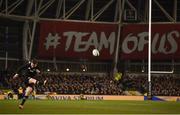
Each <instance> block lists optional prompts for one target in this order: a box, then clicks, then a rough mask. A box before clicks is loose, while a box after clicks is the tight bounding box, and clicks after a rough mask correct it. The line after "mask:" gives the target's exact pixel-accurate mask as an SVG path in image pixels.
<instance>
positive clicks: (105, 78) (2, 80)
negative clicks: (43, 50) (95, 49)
mask: <svg viewBox="0 0 180 115" xmlns="http://www.w3.org/2000/svg"><path fill="white" fill-rule="evenodd" d="M15 1H18V0H14V1H13V0H8V5H9V6H11V4H13V3H14V2H15ZM30 1H31V0H22V1H21V2H19V4H18V7H17V8H15V9H13V8H9V9H8V10H12V12H10V14H8V15H7V14H6V10H5V9H6V2H5V0H0V94H1V93H3V92H1V89H12V88H13V89H14V90H15V91H16V89H17V88H18V87H20V86H24V84H22V83H21V82H19V81H22V78H19V79H18V80H19V81H18V80H17V81H13V80H12V76H13V74H14V73H15V71H16V69H17V68H18V67H19V66H21V65H22V64H23V63H24V62H27V60H26V57H25V56H24V55H25V53H24V45H27V48H30V45H31V40H30V39H27V43H26V44H24V43H23V42H24V35H23V33H24V31H23V30H24V27H25V23H26V22H27V23H28V24H29V29H30V30H28V32H30V33H31V34H32V33H33V23H34V22H35V23H36V27H35V28H36V30H35V33H34V42H33V46H32V55H31V57H37V59H38V60H39V66H40V68H41V69H42V71H43V72H44V74H43V75H42V76H39V77H38V79H41V80H43V79H45V78H47V79H48V80H49V81H48V84H47V85H46V86H38V87H36V91H37V94H42V93H44V92H56V93H57V94H95V95H99V94H102V95H127V94H126V93H125V91H131V90H133V91H139V92H140V93H141V94H142V95H146V93H147V90H148V81H147V80H148V76H147V73H148V60H146V59H139V60H123V59H121V58H119V60H118V63H117V69H118V71H119V72H122V73H123V77H122V79H121V80H119V81H115V80H114V77H113V76H112V71H113V67H114V62H115V60H114V59H115V56H114V57H113V60H91V59H84V58H82V59H79V58H78V59H74V58H72V59H67V58H63V59H57V60H56V61H54V60H53V57H52V58H50V59H43V58H38V43H39V41H38V39H39V37H40V22H41V21H42V20H51V21H57V20H59V21H72V20H73V21H82V22H83V21H85V22H90V23H91V22H92V23H110V24H117V23H118V20H119V16H116V7H117V3H118V2H117V1H118V0H93V1H94V3H93V4H94V6H93V12H91V10H89V11H88V10H87V8H88V7H91V5H90V6H89V5H88V4H89V2H91V0H65V1H66V3H64V4H63V2H62V4H61V3H60V1H63V0H43V2H42V0H39V1H37V3H36V5H39V4H42V5H44V8H45V7H47V6H48V4H49V7H47V9H45V11H43V10H44V9H43V8H42V9H40V11H39V12H40V13H41V14H40V13H39V14H38V17H36V15H37V14H35V11H34V9H35V5H33V6H32V9H31V10H30V13H28V12H29V11H28V10H27V9H28V8H27V7H29V5H28V4H30V3H31V2H30ZM147 1H148V0H125V3H124V9H125V10H131V9H132V6H133V7H134V8H135V9H136V13H137V19H136V20H125V19H124V18H123V17H122V23H123V24H132V23H133V24H148V16H147V15H148V14H147V12H148V10H147V6H148V2H147ZM41 2H42V3H41ZM80 2H82V4H81V3H80ZM110 2H112V3H110ZM176 2H177V3H175V1H174V0H152V23H153V24H156V23H168V24H174V23H179V22H180V0H177V1H176ZM77 3H79V4H80V7H78V9H77V10H76V11H75V12H72V14H71V12H68V11H70V10H71V8H73V7H74V6H75V5H77ZM108 4H109V6H108V8H107V9H106V10H105V11H104V12H103V13H102V14H101V15H100V16H98V12H99V11H100V10H101V8H102V7H104V6H105V5H108ZM58 5H62V8H61V10H59V15H58V16H57V12H56V10H57V9H58V7H59V6H58ZM63 5H65V6H66V7H65V9H64V10H65V11H66V12H68V13H67V14H64V13H63V12H64V11H63ZM160 6H161V7H160ZM175 6H176V7H177V9H176V12H175V8H174V7H175ZM161 8H163V9H161ZM164 10H165V11H164ZM163 11H164V12H163ZM87 12H89V13H87ZM175 13H176V14H175ZM96 14H97V15H96ZM123 14H124V13H123ZM91 15H94V16H91ZM117 15H118V14H117ZM16 16H17V17H16ZM96 16H97V19H93V18H96ZM123 16H124V15H123ZM174 17H175V19H174ZM35 19H37V20H35ZM36 21H37V22H36ZM28 34H29V33H28ZM28 50H29V49H28ZM7 52H8V57H7ZM119 53H121V49H120V51H119ZM62 55H63V54H62ZM6 59H7V60H6ZM67 68H68V69H70V71H67ZM151 69H152V70H158V71H171V70H172V71H173V74H172V73H168V74H152V76H151V77H152V95H159V96H180V59H174V58H172V59H167V60H161V59H159V60H152V63H151Z"/></svg>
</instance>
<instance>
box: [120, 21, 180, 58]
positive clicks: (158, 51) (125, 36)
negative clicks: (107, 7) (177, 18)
mask: <svg viewBox="0 0 180 115" xmlns="http://www.w3.org/2000/svg"><path fill="white" fill-rule="evenodd" d="M121 37H122V40H121V43H122V45H121V48H122V54H121V58H122V59H131V60H133V59H147V57H148V25H145V24H130V25H125V26H123V29H122V36H121ZM151 38H152V40H151V42H152V43H151V54H152V59H155V60H156V59H158V60H159V59H161V60H162V59H163V60H165V59H172V58H174V59H179V58H180V25H179V24H154V25H152V34H151Z"/></svg>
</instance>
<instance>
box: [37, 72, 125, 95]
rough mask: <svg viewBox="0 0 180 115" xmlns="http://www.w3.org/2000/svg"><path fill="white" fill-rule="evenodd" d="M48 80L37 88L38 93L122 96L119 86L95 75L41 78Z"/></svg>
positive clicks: (63, 75) (106, 78)
mask: <svg viewBox="0 0 180 115" xmlns="http://www.w3.org/2000/svg"><path fill="white" fill-rule="evenodd" d="M42 77H43V78H44V77H46V78H47V79H48V83H47V85H45V86H39V87H37V88H36V89H37V92H38V93H43V92H57V93H60V94H95V95H96V94H103V95H122V94H123V91H122V88H121V85H120V84H119V83H118V82H115V81H114V80H113V79H112V78H110V77H107V76H101V77H100V76H97V75H83V74H82V75H76V74H73V75H65V74H56V75H55V74H54V75H48V74H45V75H43V76H42Z"/></svg>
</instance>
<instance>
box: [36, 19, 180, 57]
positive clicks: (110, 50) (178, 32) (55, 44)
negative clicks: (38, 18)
mask: <svg viewBox="0 0 180 115" xmlns="http://www.w3.org/2000/svg"><path fill="white" fill-rule="evenodd" d="M117 30H118V25H116V24H104V23H101V24H100V23H85V22H72V21H71V22H70V21H57V22H50V21H43V22H41V23H40V39H39V49H38V50H39V51H38V54H39V57H41V58H52V57H56V58H59V59H64V58H66V59H68V58H69V59H77V58H81V59H93V58H95V57H93V55H92V50H93V49H94V48H97V49H99V51H100V56H99V57H98V59H101V60H110V59H113V57H114V54H115V46H116V41H117V40H116V37H117ZM151 37H152V41H151V42H152V44H151V51H152V52H151V53H152V59H155V60H156V59H157V60H162V59H163V60H169V59H172V58H174V59H180V46H179V45H180V25H179V24H154V25H152V35H151ZM120 47H121V48H120V52H121V53H120V54H119V55H120V58H121V59H123V60H126V59H129V60H141V59H147V58H148V25H145V24H129V25H124V26H123V27H122V29H121V38H120ZM96 59H97V58H96Z"/></svg>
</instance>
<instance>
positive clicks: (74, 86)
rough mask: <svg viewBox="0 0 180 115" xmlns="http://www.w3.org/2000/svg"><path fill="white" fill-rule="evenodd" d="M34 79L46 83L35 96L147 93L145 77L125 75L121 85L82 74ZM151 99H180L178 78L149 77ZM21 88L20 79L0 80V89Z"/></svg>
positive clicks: (39, 87) (107, 78) (38, 87)
mask: <svg viewBox="0 0 180 115" xmlns="http://www.w3.org/2000/svg"><path fill="white" fill-rule="evenodd" d="M37 79H40V80H45V79H48V82H47V84H46V85H45V86H36V88H35V89H36V92H37V93H38V94H42V93H44V92H56V93H58V94H94V95H99V94H101V95H125V93H124V91H128V90H129V91H139V92H140V93H142V94H145V93H147V89H148V77H147V75H145V74H126V75H124V76H123V77H122V79H121V80H120V81H116V80H114V79H113V77H109V76H98V75H85V74H69V75H68V74H57V73H56V74H47V73H46V74H43V75H42V76H38V78H37ZM151 83H152V95H156V96H157V95H158V96H180V77H179V76H177V75H168V74H164V75H160V74H159V75H152V82H151ZM20 86H22V87H24V84H23V78H18V79H16V80H13V79H12V77H10V75H9V77H8V76H6V77H4V79H2V78H1V82H0V87H6V88H11V89H14V90H16V89H18V87H20Z"/></svg>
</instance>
